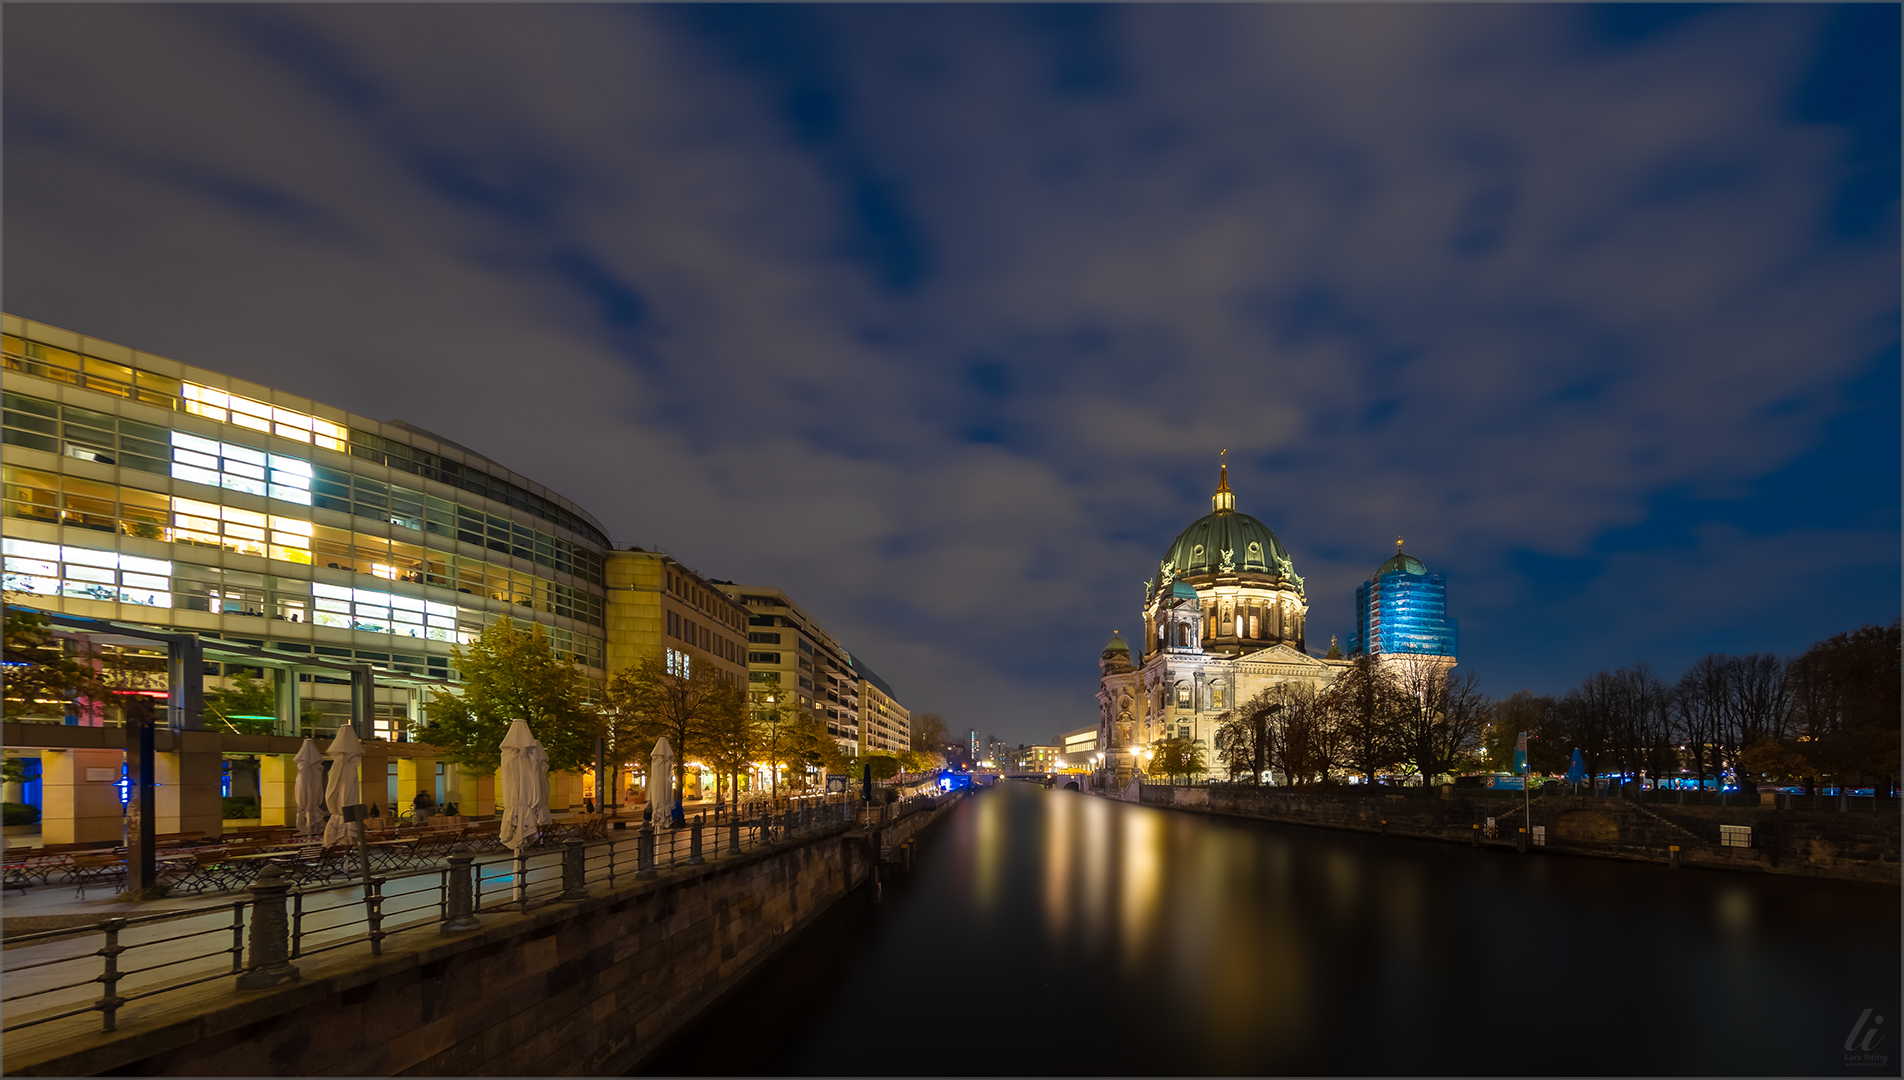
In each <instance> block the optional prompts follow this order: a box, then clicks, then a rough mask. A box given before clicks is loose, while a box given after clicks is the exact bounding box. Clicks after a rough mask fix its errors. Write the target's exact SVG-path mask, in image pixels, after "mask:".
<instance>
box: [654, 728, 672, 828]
mask: <svg viewBox="0 0 1904 1080" xmlns="http://www.w3.org/2000/svg"><path fill="white" fill-rule="evenodd" d="M648 805H649V807H651V808H652V809H653V810H654V820H655V824H657V825H658V824H660V823H661V821H662V818H663V817H664V816H667V815H672V814H673V813H674V747H672V746H669V745H668V737H667V736H666V735H663V736H661V738H659V739H657V740H655V744H654V753H653V754H650V755H649V756H648Z"/></svg>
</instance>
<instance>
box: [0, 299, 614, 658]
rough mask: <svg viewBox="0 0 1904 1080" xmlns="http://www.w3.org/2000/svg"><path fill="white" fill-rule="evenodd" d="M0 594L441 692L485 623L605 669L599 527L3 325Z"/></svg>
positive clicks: (476, 463)
mask: <svg viewBox="0 0 1904 1080" xmlns="http://www.w3.org/2000/svg"><path fill="white" fill-rule="evenodd" d="M4 331H5V336H4V341H3V343H0V344H3V348H0V353H3V354H4V366H5V372H6V380H5V381H6V385H5V455H4V470H5V491H4V513H5V518H4V523H5V524H4V534H5V538H4V545H5V552H4V555H5V564H4V573H5V579H4V587H5V590H6V592H7V596H8V599H9V600H11V601H16V602H20V603H25V604H29V605H32V606H39V607H44V608H47V609H49V610H56V611H61V612H65V613H67V614H73V615H83V616H90V617H93V618H101V619H112V620H123V621H128V622H139V623H146V624H150V625H155V626H169V627H177V628H181V629H188V630H194V631H197V632H200V633H203V634H209V635H212V636H216V637H221V638H225V639H228V640H232V641H239V642H245V643H249V644H257V645H262V646H264V647H266V648H269V649H274V650H281V651H284V652H286V653H293V654H295V653H307V654H315V655H322V656H331V657H343V658H351V659H353V660H355V661H367V662H370V663H372V664H374V665H376V666H378V667H382V668H385V669H388V670H392V671H400V672H405V673H408V674H414V675H418V676H424V677H436V678H453V673H452V672H451V670H450V662H451V656H450V654H451V650H452V648H453V646H454V645H455V644H456V643H458V642H464V641H468V640H469V639H471V638H472V637H474V636H475V635H476V634H477V633H479V632H480V631H481V630H482V628H483V627H484V626H485V625H487V624H488V623H490V622H492V621H494V620H496V619H500V618H513V619H517V620H520V621H525V622H531V623H537V624H540V625H542V626H543V627H545V628H546V629H547V631H548V633H549V637H550V639H551V642H552V644H553V645H554V646H555V648H556V650H557V651H558V652H559V653H561V654H563V655H566V656H567V657H568V658H570V659H571V660H573V661H574V662H575V663H577V664H579V665H581V666H582V667H583V668H584V669H586V670H587V671H588V673H589V674H590V675H591V676H592V677H595V678H603V677H605V675H606V672H605V670H604V668H605V663H606V660H605V648H604V636H605V632H604V623H605V621H606V620H605V617H604V610H605V601H606V592H605V590H604V587H603V551H604V549H605V548H606V547H607V542H606V536H605V533H604V531H603V529H602V526H601V524H600V523H599V522H598V521H596V520H595V519H594V518H593V517H591V516H589V515H588V514H587V513H585V512H584V511H582V510H581V509H580V508H578V507H576V506H574V505H573V504H571V503H569V502H568V501H567V500H566V499H563V498H562V497H561V496H559V495H556V494H555V493H553V492H551V491H548V490H546V489H544V488H542V487H540V486H539V485H536V484H534V483H532V482H531V481H529V480H527V479H524V478H522V477H520V476H517V475H516V474H514V473H511V472H509V471H508V470H507V469H504V468H502V467H501V466H499V465H497V464H495V463H493V462H491V461H488V460H487V459H485V458H482V457H481V456H479V455H477V454H474V453H472V452H471V451H468V450H466V449H464V448H462V447H459V446H456V445H454V444H451V443H448V442H445V441H443V440H441V439H438V438H436V437H434V436H431V435H429V434H427V433H425V432H422V431H421V430H419V429H415V428H411V427H408V426H407V425H403V424H398V423H378V422H376V421H372V420H368V419H365V418H363V417H359V416H354V415H351V414H348V413H346V412H343V411H342V410H338V409H334V408H330V407H328V406H325V405H322V404H319V403H316V402H313V401H310V400H309V399H305V398H300V397H297V396H296V395H293V394H288V393H285V392H283V391H278V390H272V389H269V388H267V387H262V386H258V385H255V384H250V383H245V382H243V381H241V380H238V379H234V378H229V377H227V376H224V375H221V374H218V373H216V372H212V371H208V370H205V369H201V368H194V367H190V366H188V365H184V364H180V363H176V362H174V361H171V360H167V359H164V358H162V357H156V356H151V355H149V354H144V353H138V352H135V351H133V350H131V349H127V348H125V347H123V346H117V345H113V344H111V343H108V342H101V341H96V340H94V339H90V338H82V337H80V336H79V335H77V334H73V333H71V332H68V331H64V330H60V329H58V328H55V327H48V326H44V325H41V324H37V323H33V322H29V321H27V320H23V319H19V318H17V317H14V316H10V315H9V316H6V317H5V327H4Z"/></svg>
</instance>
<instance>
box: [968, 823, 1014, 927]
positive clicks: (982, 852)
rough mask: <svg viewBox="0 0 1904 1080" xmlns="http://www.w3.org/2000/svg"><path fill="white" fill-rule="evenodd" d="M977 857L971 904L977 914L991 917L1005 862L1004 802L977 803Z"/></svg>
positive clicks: (995, 904)
mask: <svg viewBox="0 0 1904 1080" xmlns="http://www.w3.org/2000/svg"><path fill="white" fill-rule="evenodd" d="M977 809H978V853H977V854H978V858H977V860H976V867H975V872H974V874H973V890H972V892H973V895H972V902H973V903H974V904H976V905H977V906H978V910H979V912H980V914H984V915H990V914H991V913H992V909H993V908H994V907H996V906H997V904H998V884H999V878H1000V877H1001V876H1002V873H1001V872H1002V868H1003V867H1004V863H1005V825H1004V817H1005V814H1006V813H1007V812H1008V811H1007V809H1006V801H1005V800H1004V799H980V800H979V801H978V807H977Z"/></svg>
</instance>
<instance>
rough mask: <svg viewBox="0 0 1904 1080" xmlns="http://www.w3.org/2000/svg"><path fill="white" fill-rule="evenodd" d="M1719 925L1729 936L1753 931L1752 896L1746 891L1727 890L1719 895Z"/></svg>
mask: <svg viewBox="0 0 1904 1080" xmlns="http://www.w3.org/2000/svg"><path fill="white" fill-rule="evenodd" d="M1717 914H1718V919H1719V925H1720V926H1721V927H1723V928H1724V929H1725V931H1726V933H1728V934H1734V935H1738V934H1744V933H1746V932H1747V931H1749V930H1751V929H1752V894H1751V893H1748V892H1746V891H1745V890H1744V889H1727V890H1725V891H1724V892H1722V893H1720V894H1719V900H1718V912H1717Z"/></svg>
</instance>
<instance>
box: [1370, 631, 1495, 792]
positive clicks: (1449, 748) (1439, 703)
mask: <svg viewBox="0 0 1904 1080" xmlns="http://www.w3.org/2000/svg"><path fill="white" fill-rule="evenodd" d="M1389 664H1390V678H1391V679H1393V680H1394V683H1395V688H1396V689H1397V690H1398V691H1399V693H1398V694H1397V696H1396V712H1395V737H1396V746H1397V748H1398V749H1399V750H1400V751H1401V752H1402V753H1403V754H1404V755H1405V756H1406V757H1407V758H1408V760H1410V761H1412V762H1413V763H1414V766H1415V770H1416V771H1417V772H1418V773H1420V774H1421V778H1422V783H1424V784H1432V783H1434V781H1435V778H1436V777H1438V776H1441V775H1443V774H1447V773H1452V772H1453V771H1454V769H1455V767H1456V766H1457V765H1458V764H1459V763H1460V762H1461V761H1463V760H1465V759H1467V758H1468V757H1469V756H1470V755H1472V754H1473V753H1474V751H1475V750H1476V749H1477V748H1478V747H1479V746H1480V745H1481V733H1482V730H1483V729H1484V728H1485V727H1486V726H1487V718H1488V708H1487V704H1488V703H1487V698H1486V697H1485V696H1484V695H1483V694H1482V693H1481V688H1480V681H1479V679H1478V678H1477V677H1476V676H1475V674H1474V673H1473V672H1468V673H1466V674H1463V675H1456V674H1454V673H1453V672H1451V671H1449V670H1448V669H1447V667H1446V666H1445V665H1444V664H1443V663H1441V662H1440V661H1437V660H1430V659H1427V658H1425V657H1412V656H1402V657H1398V658H1396V659H1394V660H1391V661H1389Z"/></svg>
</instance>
